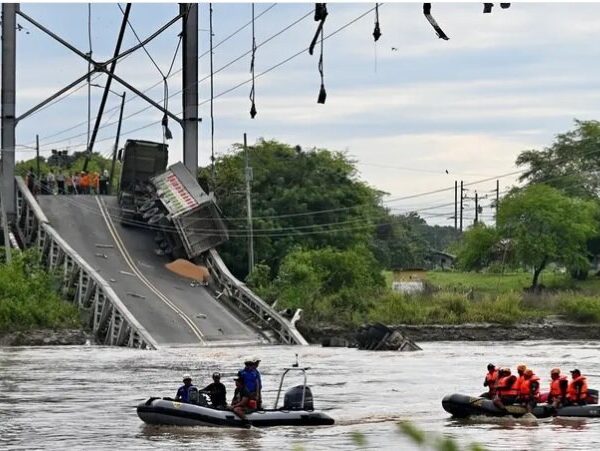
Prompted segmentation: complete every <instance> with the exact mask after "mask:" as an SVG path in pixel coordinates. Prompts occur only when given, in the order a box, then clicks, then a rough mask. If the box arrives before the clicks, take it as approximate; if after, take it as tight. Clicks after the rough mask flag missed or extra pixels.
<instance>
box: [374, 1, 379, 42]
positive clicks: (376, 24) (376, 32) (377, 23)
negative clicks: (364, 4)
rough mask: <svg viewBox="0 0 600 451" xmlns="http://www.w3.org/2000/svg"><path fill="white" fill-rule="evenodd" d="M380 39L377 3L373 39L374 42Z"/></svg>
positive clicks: (377, 5) (377, 4) (376, 4)
mask: <svg viewBox="0 0 600 451" xmlns="http://www.w3.org/2000/svg"><path fill="white" fill-rule="evenodd" d="M380 37H381V28H379V3H375V29H374V30H373V38H374V39H375V42H377V41H378V40H379V38H380Z"/></svg>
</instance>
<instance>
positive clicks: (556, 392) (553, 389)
mask: <svg viewBox="0 0 600 451" xmlns="http://www.w3.org/2000/svg"><path fill="white" fill-rule="evenodd" d="M566 380H567V376H563V375H561V376H558V379H552V380H551V381H550V396H552V397H553V398H556V397H558V396H562V390H561V389H560V382H561V381H566ZM563 383H564V382H563Z"/></svg>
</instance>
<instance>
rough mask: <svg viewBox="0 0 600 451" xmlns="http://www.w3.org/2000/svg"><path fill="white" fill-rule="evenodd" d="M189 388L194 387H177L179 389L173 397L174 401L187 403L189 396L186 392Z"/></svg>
mask: <svg viewBox="0 0 600 451" xmlns="http://www.w3.org/2000/svg"><path fill="white" fill-rule="evenodd" d="M190 387H195V385H189V386H185V385H182V386H181V387H179V389H178V390H177V395H176V396H175V399H180V400H181V401H183V402H189V401H190V395H189V392H188V390H189V389H190Z"/></svg>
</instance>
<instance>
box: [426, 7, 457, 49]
mask: <svg viewBox="0 0 600 451" xmlns="http://www.w3.org/2000/svg"><path fill="white" fill-rule="evenodd" d="M423 14H425V18H426V19H427V21H428V22H429V23H430V24H431V26H432V27H433V29H434V30H435V33H436V34H437V36H438V38H440V39H444V40H445V41H447V40H448V39H450V38H449V37H448V36H446V33H444V31H443V30H442V29H441V28H440V26H439V25H438V23H437V22H436V21H435V19H434V18H433V16H432V15H431V3H423Z"/></svg>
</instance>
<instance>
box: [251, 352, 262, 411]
mask: <svg viewBox="0 0 600 451" xmlns="http://www.w3.org/2000/svg"><path fill="white" fill-rule="evenodd" d="M252 360H254V362H253V363H254V371H256V381H257V387H256V408H257V409H261V408H262V379H261V377H260V371H258V365H260V359H259V358H258V357H254V358H253V359H252Z"/></svg>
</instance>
